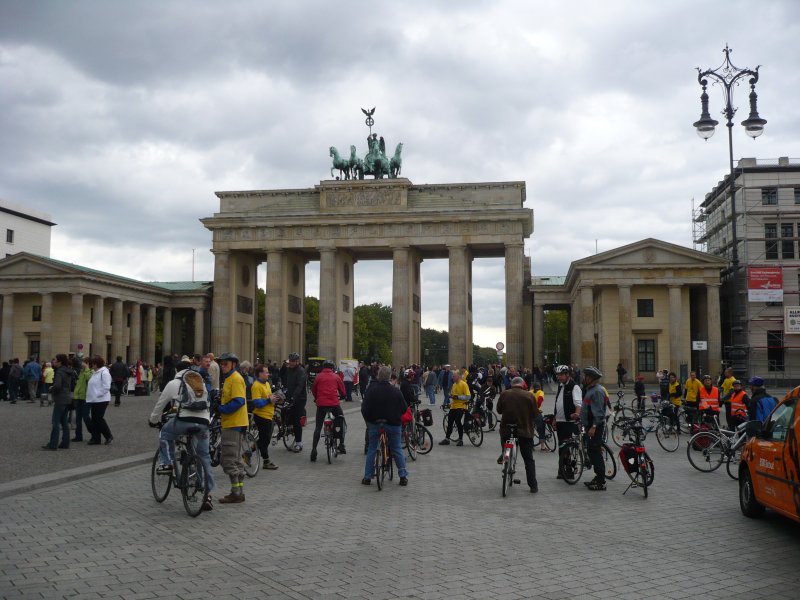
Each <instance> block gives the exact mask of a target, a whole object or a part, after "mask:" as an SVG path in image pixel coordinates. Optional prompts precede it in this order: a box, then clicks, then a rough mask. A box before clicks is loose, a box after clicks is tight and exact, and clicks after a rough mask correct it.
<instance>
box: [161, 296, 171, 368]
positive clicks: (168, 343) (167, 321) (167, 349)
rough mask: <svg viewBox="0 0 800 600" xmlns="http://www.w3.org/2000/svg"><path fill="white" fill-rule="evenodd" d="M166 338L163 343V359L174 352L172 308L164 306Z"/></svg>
mask: <svg viewBox="0 0 800 600" xmlns="http://www.w3.org/2000/svg"><path fill="white" fill-rule="evenodd" d="M163 330H164V340H163V343H162V344H161V360H162V361H163V360H164V357H165V356H167V355H168V354H171V353H172V309H171V308H164V318H163Z"/></svg>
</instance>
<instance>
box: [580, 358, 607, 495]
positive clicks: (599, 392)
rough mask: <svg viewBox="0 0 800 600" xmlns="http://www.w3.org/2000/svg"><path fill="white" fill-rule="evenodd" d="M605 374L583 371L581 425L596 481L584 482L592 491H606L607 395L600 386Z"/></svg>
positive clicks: (596, 370)
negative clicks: (605, 438) (584, 432)
mask: <svg viewBox="0 0 800 600" xmlns="http://www.w3.org/2000/svg"><path fill="white" fill-rule="evenodd" d="M602 376H603V374H602V373H601V372H600V370H599V369H597V368H596V367H586V368H585V369H583V383H584V388H583V389H584V390H585V391H584V392H583V408H581V423H583V426H584V428H585V429H586V438H587V442H588V444H587V446H588V450H589V458H590V460H591V461H592V466H594V479H592V480H591V481H588V482H584V483H585V485H586V486H587V487H588V488H589V489H590V490H592V491H603V490H605V489H606V467H605V463H604V461H603V429H604V428H605V426H606V393H605V392H604V391H603V388H602V386H601V385H600V378H601V377H602Z"/></svg>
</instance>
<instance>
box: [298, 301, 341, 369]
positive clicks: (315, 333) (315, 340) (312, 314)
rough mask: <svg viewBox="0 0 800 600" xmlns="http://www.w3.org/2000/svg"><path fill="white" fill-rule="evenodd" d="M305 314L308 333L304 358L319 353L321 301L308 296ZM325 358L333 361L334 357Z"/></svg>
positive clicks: (306, 333)
mask: <svg viewBox="0 0 800 600" xmlns="http://www.w3.org/2000/svg"><path fill="white" fill-rule="evenodd" d="M305 313H306V331H305V338H306V339H305V342H306V350H305V356H304V357H303V358H308V357H309V356H316V355H317V352H319V300H317V299H316V298H314V297H313V296H306V299H305ZM325 358H330V359H333V358H335V357H333V356H326V357H325Z"/></svg>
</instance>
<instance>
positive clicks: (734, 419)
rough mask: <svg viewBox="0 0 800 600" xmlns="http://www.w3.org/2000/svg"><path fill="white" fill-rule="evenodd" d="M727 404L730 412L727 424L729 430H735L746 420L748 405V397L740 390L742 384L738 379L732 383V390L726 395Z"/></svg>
mask: <svg viewBox="0 0 800 600" xmlns="http://www.w3.org/2000/svg"><path fill="white" fill-rule="evenodd" d="M728 403H729V405H730V411H731V416H730V419H729V421H728V424H729V426H730V428H731V429H736V428H737V427H738V426H739V425H741V424H742V423H744V422H745V421H747V420H748V416H747V405H748V404H749V403H750V397H749V396H748V395H747V392H745V391H744V390H743V389H742V382H741V381H739V380H738V379H737V380H736V381H734V382H733V389H732V390H731V393H730V394H729V395H728Z"/></svg>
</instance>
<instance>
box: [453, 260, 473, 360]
mask: <svg viewBox="0 0 800 600" xmlns="http://www.w3.org/2000/svg"><path fill="white" fill-rule="evenodd" d="M447 250H448V256H449V261H450V275H449V279H450V297H449V315H448V331H449V350H448V356H449V362H450V364H451V365H452V366H454V367H461V366H463V365H468V364H469V363H470V361H471V360H472V307H471V306H470V300H469V298H470V292H471V289H472V281H471V270H472V269H471V267H472V265H471V262H472V256H471V253H470V252H469V249H468V248H467V247H466V246H465V245H456V246H448V247H447Z"/></svg>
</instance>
